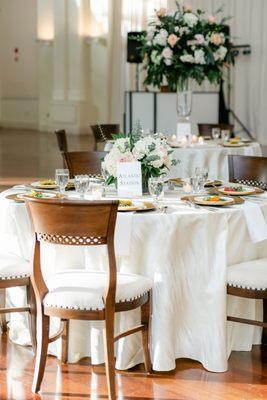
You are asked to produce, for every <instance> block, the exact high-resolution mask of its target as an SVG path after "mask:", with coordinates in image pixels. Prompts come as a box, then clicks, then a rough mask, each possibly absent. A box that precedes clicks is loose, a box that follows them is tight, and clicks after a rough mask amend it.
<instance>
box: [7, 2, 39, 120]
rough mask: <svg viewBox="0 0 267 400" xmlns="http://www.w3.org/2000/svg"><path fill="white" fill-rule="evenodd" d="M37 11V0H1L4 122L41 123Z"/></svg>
mask: <svg viewBox="0 0 267 400" xmlns="http://www.w3.org/2000/svg"><path fill="white" fill-rule="evenodd" d="M36 11H37V10H36V0H0V37H1V42H0V64H1V97H2V101H1V110H2V114H1V125H2V126H15V127H16V126H21V127H36V126H37V119H38V117H37V116H38V89H37V87H38V82H37V43H36V40H35V38H36ZM15 48H18V50H19V51H18V53H17V57H18V61H15V56H16V54H15V52H14V50H15Z"/></svg>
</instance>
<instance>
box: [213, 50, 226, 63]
mask: <svg viewBox="0 0 267 400" xmlns="http://www.w3.org/2000/svg"><path fill="white" fill-rule="evenodd" d="M226 54H227V48H226V47H225V46H220V47H219V48H218V50H216V51H215V53H213V56H214V60H215V61H218V60H220V61H223V60H224V59H225V56H226Z"/></svg>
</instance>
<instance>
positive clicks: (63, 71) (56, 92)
mask: <svg viewBox="0 0 267 400" xmlns="http://www.w3.org/2000/svg"><path fill="white" fill-rule="evenodd" d="M54 21H55V22H54V25H55V38H54V57H53V59H54V88H53V100H65V99H66V92H67V35H66V31H67V9H66V0H54Z"/></svg>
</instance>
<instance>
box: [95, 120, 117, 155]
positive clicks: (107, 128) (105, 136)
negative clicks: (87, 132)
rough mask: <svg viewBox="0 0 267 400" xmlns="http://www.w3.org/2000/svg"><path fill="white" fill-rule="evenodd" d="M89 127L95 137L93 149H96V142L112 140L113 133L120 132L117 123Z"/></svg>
mask: <svg viewBox="0 0 267 400" xmlns="http://www.w3.org/2000/svg"><path fill="white" fill-rule="evenodd" d="M91 129H92V132H93V135H94V139H95V147H94V150H97V145H98V143H105V142H106V141H107V140H112V139H113V136H112V135H114V134H115V133H119V132H120V125H119V124H101V125H91Z"/></svg>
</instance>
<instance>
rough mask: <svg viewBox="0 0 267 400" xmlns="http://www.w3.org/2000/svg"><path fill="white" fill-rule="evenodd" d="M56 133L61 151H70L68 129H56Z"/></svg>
mask: <svg viewBox="0 0 267 400" xmlns="http://www.w3.org/2000/svg"><path fill="white" fill-rule="evenodd" d="M55 135H56V137H57V144H58V148H59V151H61V152H66V151H68V142H67V136H66V131H65V130H64V129H58V130H56V131H55Z"/></svg>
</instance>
